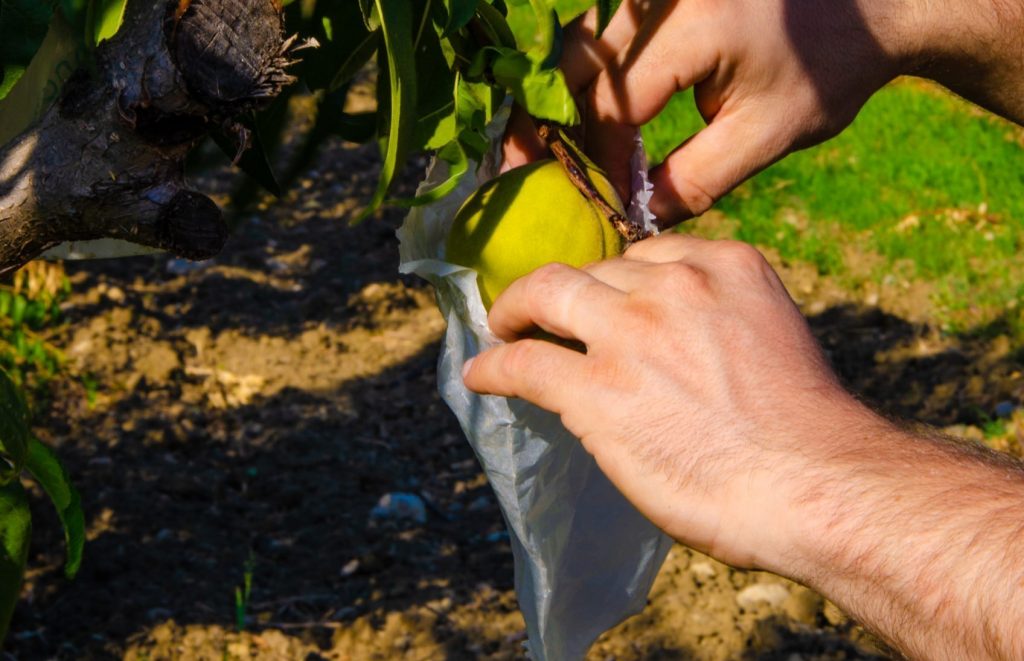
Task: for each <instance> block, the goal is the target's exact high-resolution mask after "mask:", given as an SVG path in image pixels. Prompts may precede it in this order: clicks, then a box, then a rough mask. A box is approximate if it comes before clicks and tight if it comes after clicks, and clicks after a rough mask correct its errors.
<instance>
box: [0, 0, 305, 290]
mask: <svg viewBox="0 0 1024 661" xmlns="http://www.w3.org/2000/svg"><path fill="white" fill-rule="evenodd" d="M125 11H126V13H125V20H124V23H123V25H122V26H121V29H120V30H119V31H118V33H117V35H115V36H114V37H113V38H112V39H110V40H109V41H106V42H103V43H102V44H101V45H100V46H99V47H98V48H97V50H96V67H95V71H93V72H91V73H90V72H88V71H85V70H80V71H78V72H76V73H75V74H74V75H73V76H72V78H71V79H70V80H69V81H68V83H67V84H66V85H65V88H64V91H63V94H62V96H61V99H60V101H58V102H57V103H56V104H54V106H53V107H51V108H50V109H49V110H48V111H47V112H46V113H45V114H44V115H43V117H42V118H41V119H40V121H39V122H38V123H36V124H35V125H34V126H32V127H31V128H29V129H28V130H26V131H25V132H24V133H22V134H21V135H19V136H17V137H16V138H14V139H13V140H12V141H11V142H9V143H8V144H6V145H4V146H3V147H0V273H7V272H10V271H13V270H15V269H17V268H19V267H20V266H21V265H23V264H24V263H25V262H27V261H28V260H30V259H32V258H33V257H36V256H38V255H39V254H40V253H41V252H42V251H44V250H46V249H47V248H49V247H50V246H53V245H56V244H58V243H61V242H63V241H71V240H75V241H77V240H85V239H98V238H105V237H110V238H118V239H127V240H129V241H133V242H136V243H141V244H144V245H148V246H153V247H156V248H161V249H165V250H169V251H171V252H173V253H175V254H178V255H181V256H183V257H187V258H190V259H203V258H207V257H210V256H212V255H214V254H216V253H217V252H219V251H220V249H221V247H222V246H223V244H224V241H225V240H226V238H227V229H226V227H225V225H224V221H223V219H222V218H221V213H220V210H219V209H218V208H217V206H216V205H215V204H214V203H213V201H212V200H210V199H209V198H208V197H206V196H204V195H202V194H201V193H197V192H195V191H191V190H189V189H188V188H187V187H186V185H185V181H184V160H185V156H186V154H187V153H188V151H189V150H190V149H191V148H192V147H194V146H195V144H196V143H197V142H198V140H199V139H200V138H201V137H202V136H203V135H205V134H206V133H207V132H208V131H209V130H210V129H211V128H213V127H215V126H224V127H227V128H234V129H237V130H236V133H237V134H238V135H239V140H240V142H241V145H240V148H244V146H245V141H246V136H245V132H244V129H242V128H241V127H240V125H237V124H235V123H234V118H235V117H237V116H238V115H239V114H240V113H243V112H248V111H250V110H253V109H255V108H258V107H261V106H262V105H264V104H265V103H267V102H268V101H269V100H271V99H273V98H274V96H276V95H277V94H278V93H279V92H280V91H281V89H282V88H283V87H284V86H286V85H287V84H289V83H290V82H292V80H293V79H292V78H291V77H290V76H289V75H288V74H287V73H286V72H285V69H286V67H287V66H288V65H289V61H288V56H287V50H288V46H289V44H290V41H286V40H285V39H284V24H283V20H282V17H281V13H280V10H279V8H278V3H277V2H275V1H274V0H191V2H188V1H187V0H181V1H179V0H128V4H127V6H126V10H125Z"/></svg>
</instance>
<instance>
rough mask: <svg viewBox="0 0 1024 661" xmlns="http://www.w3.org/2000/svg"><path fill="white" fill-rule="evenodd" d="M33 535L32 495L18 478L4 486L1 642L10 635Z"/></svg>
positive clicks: (0, 499)
mask: <svg viewBox="0 0 1024 661" xmlns="http://www.w3.org/2000/svg"><path fill="white" fill-rule="evenodd" d="M31 537H32V513H31V512H30V511H29V507H28V494H26V493H25V488H24V487H22V486H21V482H18V481H17V480H15V481H14V482H10V483H9V484H5V485H4V486H2V487H0V642H2V641H3V639H4V638H5V637H6V636H7V628H8V627H9V626H10V624H11V615H13V614H14V607H15V605H16V604H17V603H18V597H19V596H20V594H21V583H22V580H23V579H24V577H25V562H26V561H27V560H28V545H29V541H30V539H31Z"/></svg>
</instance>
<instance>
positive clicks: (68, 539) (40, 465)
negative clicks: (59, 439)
mask: <svg viewBox="0 0 1024 661" xmlns="http://www.w3.org/2000/svg"><path fill="white" fill-rule="evenodd" d="M25 468H27V469H28V471H29V472H30V473H31V474H32V477H33V478H34V479H35V481H36V482H38V483H39V486H41V487H42V488H43V491H45V492H46V495H47V496H49V497H50V502H52V503H53V506H54V507H55V508H56V509H57V516H58V517H59V518H60V523H61V525H62V526H64V544H65V546H66V551H67V557H66V560H65V562H64V575H65V576H66V577H67V578H69V579H72V578H74V577H75V574H77V573H78V568H79V567H81V565H82V548H83V547H84V546H85V515H84V514H83V513H82V501H81V499H80V498H79V496H78V491H77V490H76V489H75V487H74V486H73V485H72V484H71V480H70V479H69V478H68V473H67V471H66V470H65V469H64V465H63V464H62V463H61V462H60V460H59V459H58V458H57V455H56V454H54V453H53V451H52V450H50V448H48V447H46V446H45V445H43V444H42V443H40V442H39V441H38V440H36V439H34V438H33V439H30V440H29V444H28V461H27V462H26V463H25Z"/></svg>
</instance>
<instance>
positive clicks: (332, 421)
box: [7, 144, 1024, 660]
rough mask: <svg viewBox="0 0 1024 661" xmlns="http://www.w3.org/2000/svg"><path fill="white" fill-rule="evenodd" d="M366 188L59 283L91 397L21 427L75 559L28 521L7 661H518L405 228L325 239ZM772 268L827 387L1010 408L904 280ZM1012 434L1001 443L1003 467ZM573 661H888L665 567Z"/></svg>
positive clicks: (716, 579) (336, 180)
mask: <svg viewBox="0 0 1024 661" xmlns="http://www.w3.org/2000/svg"><path fill="white" fill-rule="evenodd" d="M421 167H422V163H420V164H417V165H416V167H414V168H413V169H414V170H415V169H417V168H421ZM377 168H378V165H377V161H376V159H375V157H374V156H373V154H372V152H371V151H368V150H366V149H363V148H354V147H351V146H346V145H340V144H339V145H333V146H332V147H331V148H329V149H327V150H326V152H325V154H324V156H323V158H322V160H321V161H320V162H319V163H318V164H317V166H316V169H315V170H314V171H312V172H310V173H308V174H307V176H306V179H305V181H304V182H303V184H302V185H301V186H299V187H297V188H296V189H295V190H293V191H292V192H291V193H290V194H289V195H288V196H287V197H286V198H285V199H284V200H282V201H281V202H280V203H277V204H275V205H272V206H270V207H269V208H267V209H265V210H263V211H260V212H257V213H250V214H246V215H244V216H242V217H241V222H240V225H239V227H238V228H237V230H236V231H235V233H234V235H233V237H232V239H231V240H230V242H229V245H228V247H227V249H226V250H225V252H224V253H223V254H222V255H221V256H220V257H218V258H217V259H215V260H212V261H211V262H208V263H203V264H197V265H186V264H183V263H181V262H178V261H175V260H170V259H168V258H167V257H166V256H155V257H144V258H133V259H125V260H120V261H110V262H94V263H76V264H69V265H68V266H67V269H68V272H69V274H70V277H71V279H72V281H73V290H74V294H73V295H72V297H71V299H70V301H69V302H68V304H67V306H66V314H67V319H68V323H67V326H66V328H65V329H64V335H63V340H62V343H61V345H62V346H63V347H64V348H65V350H66V352H67V356H68V359H69V362H70V364H71V365H72V367H73V369H74V371H76V372H77V373H78V374H88V375H90V378H91V379H92V380H94V381H95V383H97V384H98V385H97V386H96V387H95V389H93V388H86V387H85V386H84V385H83V383H85V382H89V381H83V380H82V379H81V378H74V379H72V378H69V379H64V380H61V381H59V382H57V383H55V384H54V391H53V397H52V405H51V406H50V408H49V409H48V410H47V411H45V412H44V413H43V414H42V416H41V418H40V419H39V420H38V425H37V427H36V430H37V432H38V434H39V435H40V437H41V438H43V440H45V441H46V442H48V443H50V444H52V446H54V447H55V448H56V449H57V450H58V452H59V453H60V455H61V456H62V457H63V458H64V460H65V461H66V462H67V464H68V467H69V469H70V472H71V475H72V476H73V477H74V479H75V481H76V482H77V484H78V487H79V489H80V490H81V492H82V497H83V502H84V507H85V511H86V514H87V518H88V537H89V542H88V544H87V547H86V556H85V562H84V564H83V567H82V571H81V574H80V576H79V577H78V579H77V580H75V581H74V582H67V581H65V580H64V579H63V578H62V576H61V560H62V557H61V553H62V545H61V544H62V539H61V533H60V530H59V528H58V525H57V522H56V519H55V516H54V515H53V514H52V513H51V512H50V511H49V509H48V506H47V505H46V504H45V502H44V501H43V500H41V499H37V500H36V502H35V503H34V515H35V516H36V520H37V525H36V541H35V543H34V549H33V553H32V557H31V559H30V565H31V567H32V569H31V572H30V576H29V580H28V582H27V585H26V587H25V591H24V599H23V602H22V604H21V605H20V606H19V608H18V610H17V613H16V614H15V619H14V622H13V625H12V635H11V637H10V640H9V641H8V643H7V650H8V654H9V655H11V656H12V657H14V658H22V659H42V658H61V659H93V658H97V659H99V658H129V659H225V658H228V659H252V658H258V659H320V658H323V659H352V660H363V659H393V658H402V659H450V660H461V659H495V660H496V659H513V658H522V656H523V648H522V643H523V640H524V635H525V634H524V632H523V623H522V618H521V616H520V615H519V613H518V611H517V608H516V602H515V595H514V593H513V591H512V557H511V552H510V549H509V546H508V543H507V538H506V537H504V536H503V535H502V534H501V532H502V530H503V524H502V520H501V515H500V513H499V511H498V509H497V506H496V504H495V501H494V499H493V497H492V496H491V493H490V491H489V487H488V485H487V483H486V480H485V479H484V477H483V475H482V473H481V471H480V468H479V466H478V465H477V463H476V461H475V459H474V457H473V454H472V452H471V450H470V448H469V446H468V444H467V443H466V442H465V440H464V439H463V438H462V435H461V433H460V431H459V428H458V425H457V424H456V421H455V419H454V417H453V416H452V415H451V414H450V413H449V411H448V410H447V409H446V407H445V406H444V404H443V403H442V402H441V400H440V399H439V397H438V394H437V389H436V384H435V373H434V370H435V360H436V356H437V352H438V341H439V338H440V337H441V334H442V332H443V322H442V320H441V318H440V316H439V315H438V314H437V312H436V309H435V307H434V304H433V298H432V294H431V292H430V291H429V289H428V287H427V286H425V285H424V283H422V282H419V281H416V280H412V279H405V278H402V277H400V276H398V274H397V273H396V265H397V262H398V256H397V241H396V239H395V238H394V230H395V228H396V227H397V225H398V224H399V222H400V220H401V215H402V214H401V213H400V212H396V211H387V212H384V213H383V214H380V215H379V217H377V218H375V219H373V220H370V221H368V222H366V223H364V224H362V225H360V226H358V227H354V228H349V227H348V226H347V223H348V221H349V220H350V219H351V218H352V217H353V215H354V214H355V213H356V212H357V211H358V207H359V205H360V204H363V203H365V201H366V200H367V199H369V196H370V192H371V186H372V185H373V183H374V180H375V177H376V172H377ZM215 185H222V184H215ZM406 192H408V191H406ZM724 222H725V221H723V220H722V219H720V218H718V219H716V218H715V217H714V216H713V215H712V216H708V217H707V218H705V219H704V220H702V221H701V227H700V228H699V229H700V230H701V231H703V232H705V233H707V234H710V235H713V234H714V233H715V232H716V231H717V230H720V229H721V224H722V223H724ZM769 257H770V259H772V260H773V262H774V263H775V265H776V266H777V267H778V268H779V269H780V271H781V272H782V274H783V276H784V279H785V281H786V283H787V286H788V287H789V289H790V291H791V292H792V293H793V295H794V297H795V298H796V299H797V300H798V302H799V303H800V304H801V306H802V308H803V309H804V310H805V312H806V313H807V315H808V317H809V319H810V322H811V324H812V326H813V328H814V330H815V332H816V334H817V336H818V337H819V339H820V340H821V342H822V343H823V345H824V346H825V348H826V350H827V352H828V355H829V357H830V358H831V360H832V361H833V363H834V364H835V366H836V367H837V369H838V370H839V372H840V374H841V375H842V376H843V378H844V379H845V380H846V381H847V383H848V384H849V385H850V387H851V388H853V389H854V390H855V391H856V392H858V393H859V394H860V395H861V396H862V397H864V398H865V399H867V400H869V401H871V402H873V403H875V404H876V405H878V406H880V407H881V408H882V409H884V410H885V411H887V412H889V413H891V414H893V415H896V416H900V417H905V418H913V419H917V420H920V421H922V422H925V423H929V424H932V425H937V426H940V427H951V429H952V430H953V431H955V432H958V433H961V434H967V435H974V436H980V430H979V429H978V426H979V425H981V424H983V423H984V422H985V421H986V420H987V419H988V417H989V416H991V415H992V412H993V411H994V410H995V407H996V406H997V404H999V403H1000V402H1007V401H1009V402H1013V403H1014V404H1018V405H1019V403H1020V401H1021V397H1022V395H1024V391H1022V381H1021V369H1022V363H1021V360H1020V358H1019V356H1018V355H1017V354H1015V353H1014V347H1013V346H1012V343H1011V342H1010V341H1009V339H1008V338H1006V337H1000V336H994V337H992V336H979V337H978V338H976V339H971V340H963V339H956V338H951V337H947V336H943V335H942V334H941V333H939V332H938V331H937V330H935V328H934V327H933V326H932V325H931V324H930V323H929V321H930V317H929V311H930V307H929V306H930V303H929V300H930V299H929V296H930V292H929V288H928V286H927V283H920V282H913V281H910V280H907V279H903V278H901V277H900V276H899V274H898V272H896V273H895V274H894V275H893V277H891V278H886V279H885V280H884V281H881V282H873V281H864V282H862V283H860V284H858V285H856V286H853V287H850V286H845V285H844V286H841V285H840V284H838V283H837V282H835V281H833V280H830V279H828V278H823V277H820V276H819V275H818V274H817V272H816V271H815V270H814V269H813V268H812V267H809V266H806V265H801V264H785V263H782V262H781V261H780V260H779V259H777V257H774V256H772V255H769ZM851 259H855V260H856V259H862V260H865V261H866V262H870V260H871V259H872V258H871V256H870V255H867V256H851ZM869 270H870V269H866V270H865V272H867V271H869ZM1016 425H1017V421H1016V419H1015V420H1012V421H1011V426H1010V429H1011V430H1012V432H1013V433H1009V434H1007V435H1004V436H1003V437H1001V438H1000V439H997V443H998V444H999V445H1000V447H1001V449H1004V450H1008V451H1011V452H1017V453H1019V448H1020V443H1019V440H1018V436H1017V435H1016V434H1017V432H1016V430H1017V429H1019V427H1018V426H1016ZM395 491H403V492H412V493H415V494H418V495H419V496H420V497H421V498H422V499H423V500H424V501H425V502H426V503H427V505H428V511H427V519H426V523H424V524H416V523H414V522H409V521H405V522H395V521H384V522H374V521H371V520H370V517H369V513H370V511H371V509H372V508H373V507H374V505H375V504H376V503H377V501H378V499H379V498H380V497H381V496H382V495H383V494H385V493H388V492H395ZM247 569H249V570H251V595H250V597H249V599H248V602H247V606H246V608H245V614H246V622H245V627H244V630H242V631H239V630H237V627H236V606H235V594H236V588H239V587H241V586H243V584H244V580H245V578H244V577H245V574H246V571H247ZM589 658H591V659H594V660H598V659H601V660H604V659H621V660H627V659H870V658H887V655H886V652H885V650H884V648H883V647H882V646H881V645H879V644H878V643H877V642H876V641H874V640H873V639H872V638H871V637H870V636H868V635H867V634H865V633H864V632H863V631H862V630H861V629H859V628H858V627H857V626H856V625H855V624H853V623H852V622H850V621H849V620H848V619H847V618H846V617H845V616H844V615H843V614H842V613H841V612H839V611H838V609H836V608H835V607H834V606H832V605H831V604H829V603H828V602H827V601H825V600H824V599H822V598H821V597H820V596H818V595H816V594H814V593H813V592H811V591H810V590H808V589H806V588H804V587H802V586H799V585H795V584H793V583H790V582H788V581H785V580H783V579H780V578H777V577H774V576H772V575H769V574H763V573H757V572H744V571H737V570H734V569H731V568H729V567H727V566H724V565H722V564H719V563H717V562H715V561H713V560H710V559H709V558H707V557H704V556H702V555H700V554H698V553H695V552H693V551H690V550H688V549H685V548H683V547H676V548H675V549H673V551H672V554H671V556H670V558H669V560H668V561H667V562H666V564H665V566H664V568H663V570H662V572H661V574H660V576H659V578H658V581H657V583H656V585H655V587H654V590H653V592H652V594H651V598H650V605H649V606H648V608H647V609H646V610H645V611H644V613H643V614H641V615H639V616H637V617H635V618H633V619H631V620H629V621H627V622H626V623H624V624H623V625H621V626H620V627H618V628H617V629H615V630H613V631H612V632H610V633H608V634H607V635H606V636H605V637H603V638H602V639H601V640H600V641H599V642H598V644H597V645H596V646H595V647H594V649H593V651H592V653H591V655H590V657H589Z"/></svg>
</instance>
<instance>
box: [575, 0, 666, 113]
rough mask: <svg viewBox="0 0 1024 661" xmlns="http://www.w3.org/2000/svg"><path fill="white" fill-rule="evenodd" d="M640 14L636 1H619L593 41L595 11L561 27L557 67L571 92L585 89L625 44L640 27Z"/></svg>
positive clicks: (639, 5)
mask: <svg viewBox="0 0 1024 661" xmlns="http://www.w3.org/2000/svg"><path fill="white" fill-rule="evenodd" d="M647 11H649V10H647ZM644 12H645V10H644V9H643V8H641V3H640V2H639V0H627V1H626V2H623V3H622V4H621V5H620V6H619V9H618V10H617V11H616V12H615V15H614V16H612V20H611V21H610V22H609V23H608V26H607V27H606V28H605V30H604V32H603V33H602V34H601V38H600V39H595V38H594V31H595V30H596V29H597V9H596V8H595V9H591V10H590V11H588V12H586V13H584V14H583V15H582V16H580V17H579V18H577V19H576V20H574V21H572V22H571V23H569V25H567V26H566V27H565V32H564V41H563V45H562V58H561V62H560V63H559V67H560V68H561V69H562V72H563V73H564V74H565V82H566V83H568V85H569V89H570V90H571V91H572V92H573V93H576V92H579V91H580V90H583V89H585V88H586V87H587V86H589V85H590V83H591V82H592V81H593V80H594V77H595V76H597V73H598V72H599V71H601V69H603V68H604V67H605V66H606V65H607V64H608V63H609V62H611V61H612V60H613V59H614V58H615V56H616V55H617V54H618V53H619V52H620V51H621V50H622V49H624V48H625V47H626V46H627V45H628V44H629V42H630V40H631V39H632V38H633V35H635V34H636V32H637V30H638V29H639V28H640V24H641V23H642V21H643V18H644Z"/></svg>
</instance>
